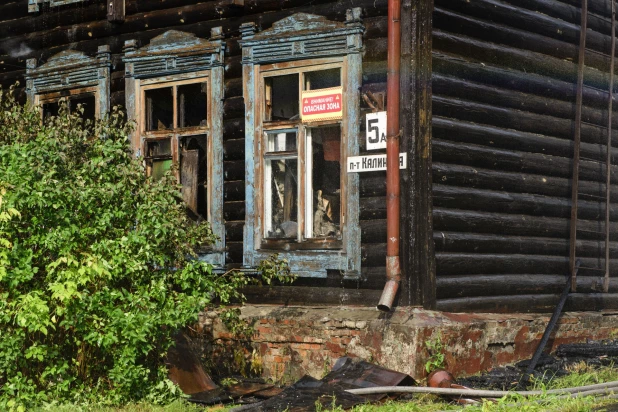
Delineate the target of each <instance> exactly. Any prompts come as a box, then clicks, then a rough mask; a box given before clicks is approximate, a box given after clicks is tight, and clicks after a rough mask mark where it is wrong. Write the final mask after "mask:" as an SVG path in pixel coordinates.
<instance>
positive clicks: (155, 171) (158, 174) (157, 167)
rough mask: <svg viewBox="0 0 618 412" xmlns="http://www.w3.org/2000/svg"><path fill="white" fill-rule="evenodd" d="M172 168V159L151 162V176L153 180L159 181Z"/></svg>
mask: <svg viewBox="0 0 618 412" xmlns="http://www.w3.org/2000/svg"><path fill="white" fill-rule="evenodd" d="M171 168H172V159H167V160H153V161H152V172H151V174H150V175H151V176H152V179H153V180H159V179H161V178H162V177H163V175H164V174H165V172H167V171H168V170H170V169H171Z"/></svg>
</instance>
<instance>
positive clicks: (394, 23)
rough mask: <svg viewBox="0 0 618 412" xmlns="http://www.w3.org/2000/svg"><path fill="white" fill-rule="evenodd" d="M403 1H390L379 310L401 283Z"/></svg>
mask: <svg viewBox="0 0 618 412" xmlns="http://www.w3.org/2000/svg"><path fill="white" fill-rule="evenodd" d="M400 17H401V0H388V61H387V77H386V99H387V101H386V116H387V117H386V237H387V239H386V285H384V291H383V292H382V297H381V298H380V303H378V309H379V310H381V311H385V312H388V311H390V310H391V307H392V306H393V301H394V300H395V296H397V290H398V289H399V283H400V282H401V269H400V266H399V134H400V132H399V67H400V64H401V26H400V20H401V19H400Z"/></svg>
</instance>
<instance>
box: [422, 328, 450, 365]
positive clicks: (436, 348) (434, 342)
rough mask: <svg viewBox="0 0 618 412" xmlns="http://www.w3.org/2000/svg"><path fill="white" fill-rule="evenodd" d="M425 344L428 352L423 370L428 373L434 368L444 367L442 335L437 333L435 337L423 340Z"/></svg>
mask: <svg viewBox="0 0 618 412" xmlns="http://www.w3.org/2000/svg"><path fill="white" fill-rule="evenodd" d="M425 346H426V347H427V351H428V352H429V359H427V361H426V362H425V371H427V373H430V372H432V371H434V370H436V369H444V366H445V365H444V359H445V357H444V345H443V344H442V335H441V334H440V333H438V335H437V336H436V337H435V338H432V339H429V340H426V341H425Z"/></svg>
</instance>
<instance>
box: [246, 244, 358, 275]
mask: <svg viewBox="0 0 618 412" xmlns="http://www.w3.org/2000/svg"><path fill="white" fill-rule="evenodd" d="M275 253H277V254H278V255H279V258H280V259H286V260H287V261H288V263H289V265H290V270H291V271H292V273H293V274H295V275H297V276H300V277H311V278H325V277H326V271H327V270H338V271H341V272H344V273H347V272H348V257H347V254H346V253H345V252H343V251H342V250H293V251H282V250H273V249H258V250H255V251H253V253H251V256H250V257H249V259H248V260H246V262H245V267H257V266H258V265H259V263H260V261H261V260H265V259H268V258H269V257H270V256H272V255H273V254H275Z"/></svg>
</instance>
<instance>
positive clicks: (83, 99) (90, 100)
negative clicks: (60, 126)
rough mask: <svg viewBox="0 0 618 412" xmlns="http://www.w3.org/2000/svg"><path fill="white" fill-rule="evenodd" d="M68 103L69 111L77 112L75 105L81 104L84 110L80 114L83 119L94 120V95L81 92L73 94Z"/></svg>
mask: <svg viewBox="0 0 618 412" xmlns="http://www.w3.org/2000/svg"><path fill="white" fill-rule="evenodd" d="M69 102H70V103H69V104H70V111H71V113H77V107H78V105H80V104H81V105H82V108H83V110H84V112H83V114H82V115H81V116H82V117H83V118H84V119H86V120H92V121H94V119H95V117H96V116H95V113H96V103H95V100H94V95H92V94H83V95H80V96H75V97H72V98H71V100H70V101H69Z"/></svg>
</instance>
